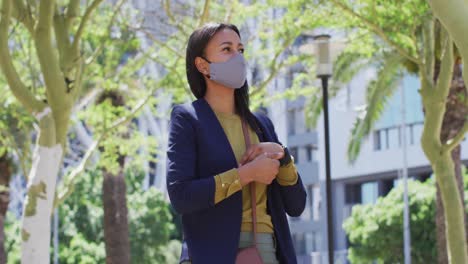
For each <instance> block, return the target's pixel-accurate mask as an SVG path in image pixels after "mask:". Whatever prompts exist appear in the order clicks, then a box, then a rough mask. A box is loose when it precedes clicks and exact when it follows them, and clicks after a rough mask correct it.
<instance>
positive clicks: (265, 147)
mask: <svg viewBox="0 0 468 264" xmlns="http://www.w3.org/2000/svg"><path fill="white" fill-rule="evenodd" d="M263 153H268V154H270V155H269V156H270V157H271V156H272V155H273V154H275V155H274V156H273V157H274V158H275V159H277V160H279V159H281V158H282V157H283V156H284V150H283V147H281V145H280V144H277V143H274V142H261V143H258V144H253V145H251V146H250V147H249V148H248V149H247V150H246V151H245V153H244V155H243V156H242V158H241V160H240V162H239V165H243V164H246V163H249V162H250V161H252V160H254V159H255V158H256V157H257V156H258V155H261V154H263Z"/></svg>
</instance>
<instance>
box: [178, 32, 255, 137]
mask: <svg viewBox="0 0 468 264" xmlns="http://www.w3.org/2000/svg"><path fill="white" fill-rule="evenodd" d="M225 28H227V29H231V30H232V31H234V32H236V33H237V35H238V36H239V38H240V33H239V29H238V28H237V27H236V26H235V25H232V24H223V23H209V24H205V25H204V26H202V27H201V28H198V29H197V30H195V31H194V32H193V33H192V34H191V35H190V38H189V41H188V44H187V51H186V57H185V65H186V70H187V80H188V83H189V85H190V90H191V91H192V93H193V95H195V97H196V98H197V99H199V98H202V97H204V96H205V94H206V81H205V78H204V77H203V75H202V74H201V73H200V72H199V71H198V69H197V67H196V66H195V58H196V57H205V58H206V54H205V48H206V45H208V42H209V41H210V40H211V38H213V36H214V35H215V34H216V33H218V32H219V31H221V30H223V29H225ZM234 105H235V107H236V112H237V114H238V115H239V116H240V117H241V118H242V119H243V120H246V121H247V123H248V124H249V126H250V127H251V128H252V129H254V130H257V131H259V132H260V129H259V126H258V125H257V123H256V121H255V117H254V115H253V114H252V112H251V111H250V109H249V85H248V83H247V81H246V82H245V84H244V85H243V86H242V87H241V88H239V89H236V90H235V91H234Z"/></svg>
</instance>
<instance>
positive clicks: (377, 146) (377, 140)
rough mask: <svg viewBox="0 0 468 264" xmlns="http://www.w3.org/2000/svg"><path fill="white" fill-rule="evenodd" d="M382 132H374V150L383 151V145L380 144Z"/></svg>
mask: <svg viewBox="0 0 468 264" xmlns="http://www.w3.org/2000/svg"><path fill="white" fill-rule="evenodd" d="M380 132H381V131H380V130H377V131H374V150H376V151H377V150H381V149H382V144H381V143H380Z"/></svg>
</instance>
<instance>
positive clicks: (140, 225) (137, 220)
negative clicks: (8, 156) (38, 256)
mask: <svg viewBox="0 0 468 264" xmlns="http://www.w3.org/2000/svg"><path fill="white" fill-rule="evenodd" d="M126 181H127V187H128V188H127V193H128V195H127V206H128V210H129V215H128V217H129V230H130V244H131V256H132V263H176V262H174V261H173V260H174V259H178V257H179V254H180V241H178V240H171V239H172V237H174V235H175V234H177V230H175V225H174V224H173V219H172V214H171V211H170V206H169V204H168V202H167V201H166V200H165V199H164V197H163V195H162V194H161V193H160V192H159V191H158V190H156V189H154V188H150V189H148V190H147V191H143V190H142V188H141V184H140V182H142V181H143V174H142V173H141V171H138V170H137V168H136V167H133V168H132V170H128V171H127V172H126ZM101 188H102V175H101V172H100V170H93V171H90V172H88V173H85V174H84V175H83V178H82V181H79V183H77V184H76V185H75V191H74V192H73V194H72V195H70V197H68V199H67V200H65V202H64V203H63V204H62V205H61V206H60V207H59V210H58V212H59V262H60V263H89V264H91V263H105V245H104V230H103V226H102V223H103V207H102V199H101ZM5 232H6V242H5V248H6V252H8V259H9V261H8V263H19V261H20V242H21V237H20V234H21V232H20V219H15V218H14V216H13V215H11V214H10V213H9V214H8V215H7V219H6V224H5Z"/></svg>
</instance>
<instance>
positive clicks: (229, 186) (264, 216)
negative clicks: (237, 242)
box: [214, 111, 298, 233]
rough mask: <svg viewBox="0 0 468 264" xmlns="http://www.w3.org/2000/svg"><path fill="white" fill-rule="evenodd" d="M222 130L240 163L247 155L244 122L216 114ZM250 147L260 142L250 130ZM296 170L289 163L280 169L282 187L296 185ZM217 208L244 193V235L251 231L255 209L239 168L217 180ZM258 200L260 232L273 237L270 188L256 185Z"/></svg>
mask: <svg viewBox="0 0 468 264" xmlns="http://www.w3.org/2000/svg"><path fill="white" fill-rule="evenodd" d="M214 112H215V114H216V117H217V118H218V120H219V122H220V124H221V126H222V127H223V130H224V132H225V134H226V136H227V138H228V140H229V143H230V144H231V147H232V150H233V152H234V155H235V156H236V160H237V162H239V161H240V159H241V158H242V155H243V154H244V152H245V151H246V148H245V141H244V134H243V132H242V123H241V118H240V117H239V116H238V115H236V114H228V113H222V112H218V111H214ZM248 130H249V133H250V140H251V144H257V143H259V139H258V136H257V134H256V133H255V131H253V130H252V129H251V128H250V127H249V129H248ZM297 178H298V177H297V170H296V166H295V165H294V162H293V161H292V162H290V163H289V164H288V165H286V166H284V167H280V169H279V172H278V175H276V180H277V181H278V183H279V184H280V185H283V186H287V185H294V184H296V182H297ZM215 182H216V190H215V204H217V203H219V202H221V201H223V200H224V199H226V198H227V197H229V196H231V195H232V194H233V193H236V192H238V191H240V190H242V225H241V231H242V232H251V231H252V210H251V209H252V206H251V202H250V189H249V185H246V186H244V187H242V185H241V184H240V178H239V174H238V172H237V168H233V169H230V170H228V171H226V172H223V173H220V174H218V175H216V176H215ZM255 188H256V196H257V197H256V198H257V232H259V233H273V224H272V222H271V217H270V215H269V214H268V213H267V191H266V190H267V185H265V184H262V183H259V182H255Z"/></svg>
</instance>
